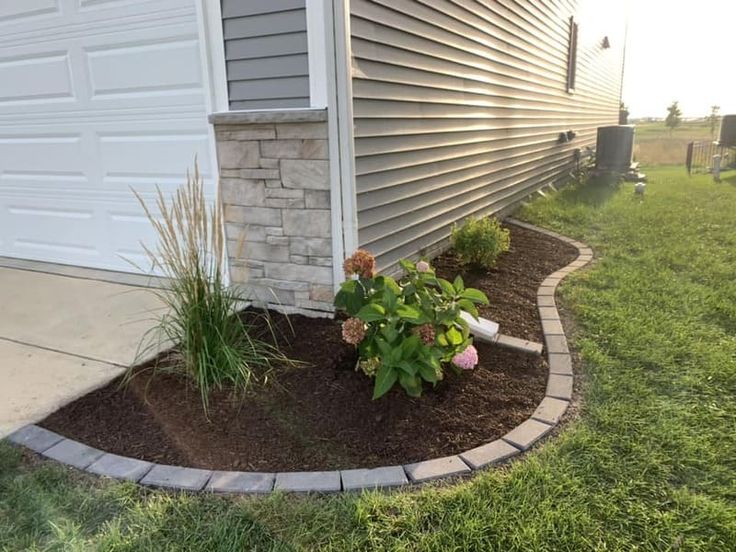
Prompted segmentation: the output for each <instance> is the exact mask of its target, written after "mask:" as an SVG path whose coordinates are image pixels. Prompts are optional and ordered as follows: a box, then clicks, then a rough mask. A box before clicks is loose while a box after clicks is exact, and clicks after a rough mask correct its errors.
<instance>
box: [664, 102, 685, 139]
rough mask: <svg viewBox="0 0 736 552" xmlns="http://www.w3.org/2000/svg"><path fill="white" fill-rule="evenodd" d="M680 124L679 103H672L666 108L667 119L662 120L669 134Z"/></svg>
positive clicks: (680, 112)
mask: <svg viewBox="0 0 736 552" xmlns="http://www.w3.org/2000/svg"><path fill="white" fill-rule="evenodd" d="M681 122H682V111H680V106H679V102H672V105H670V106H669V107H668V108H667V118H666V119H665V120H664V124H665V126H666V127H667V128H669V129H670V133H672V131H673V130H675V129H676V128H677V127H678V126H680V123H681Z"/></svg>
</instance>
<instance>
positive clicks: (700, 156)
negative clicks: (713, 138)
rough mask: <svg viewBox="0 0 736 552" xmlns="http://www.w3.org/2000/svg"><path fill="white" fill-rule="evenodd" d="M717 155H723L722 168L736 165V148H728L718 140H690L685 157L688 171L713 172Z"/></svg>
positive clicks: (694, 172)
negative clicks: (714, 159)
mask: <svg viewBox="0 0 736 552" xmlns="http://www.w3.org/2000/svg"><path fill="white" fill-rule="evenodd" d="M716 155H720V156H721V169H725V168H728V167H731V166H734V165H736V148H727V147H724V146H721V145H720V144H718V142H690V143H689V144H688V145H687V158H686V159H685V165H686V166H687V173H688V174H698V173H710V172H713V158H714V157H715V156H716Z"/></svg>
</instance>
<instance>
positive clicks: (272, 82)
mask: <svg viewBox="0 0 736 552" xmlns="http://www.w3.org/2000/svg"><path fill="white" fill-rule="evenodd" d="M222 24H223V36H224V39H225V59H226V64H227V81H228V92H229V97H230V109H234V110H237V109H277V108H289V107H309V61H308V58H307V17H306V7H305V0H222Z"/></svg>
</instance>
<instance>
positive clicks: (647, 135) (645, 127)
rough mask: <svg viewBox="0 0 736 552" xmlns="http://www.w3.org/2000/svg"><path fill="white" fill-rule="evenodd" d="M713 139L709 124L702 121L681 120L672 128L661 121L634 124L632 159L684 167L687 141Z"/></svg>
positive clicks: (650, 163) (647, 163) (651, 163)
mask: <svg viewBox="0 0 736 552" xmlns="http://www.w3.org/2000/svg"><path fill="white" fill-rule="evenodd" d="M716 132H718V129H717V128H716ZM713 139H714V137H713V135H712V134H711V131H710V124H709V123H707V122H703V121H684V122H683V123H682V125H681V126H679V127H677V128H676V129H674V130H673V131H670V129H668V128H667V127H666V126H665V124H664V121H659V122H652V123H641V124H637V125H636V138H635V144H634V159H635V160H636V161H639V162H640V163H642V164H646V165H681V166H683V167H684V166H685V157H686V155H687V145H688V143H690V142H693V141H697V140H700V141H709V140H713Z"/></svg>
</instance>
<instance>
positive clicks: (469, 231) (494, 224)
mask: <svg viewBox="0 0 736 552" xmlns="http://www.w3.org/2000/svg"><path fill="white" fill-rule="evenodd" d="M450 239H451V242H452V247H453V249H454V250H455V253H456V254H457V256H458V258H459V259H460V262H462V263H463V264H465V265H470V266H473V267H476V268H492V267H493V266H494V265H495V264H496V260H497V259H498V256H499V255H500V254H501V253H503V252H505V251H508V250H509V246H510V245H511V238H510V237H509V231H508V230H506V229H504V228H501V224H500V223H499V222H498V220H496V219H495V218H491V217H483V218H476V217H468V218H467V219H466V220H465V222H464V223H463V224H462V226H458V225H454V226H453V227H452V235H451V237H450Z"/></svg>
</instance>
